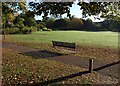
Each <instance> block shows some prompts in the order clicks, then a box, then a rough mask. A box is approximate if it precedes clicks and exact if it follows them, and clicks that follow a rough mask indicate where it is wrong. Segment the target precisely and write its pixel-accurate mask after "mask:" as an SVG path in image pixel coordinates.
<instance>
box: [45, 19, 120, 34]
mask: <svg viewBox="0 0 120 86" xmlns="http://www.w3.org/2000/svg"><path fill="white" fill-rule="evenodd" d="M43 23H44V25H45V26H46V27H47V28H50V29H52V30H80V31H115V32H118V31H120V30H119V27H120V22H117V21H113V20H105V21H103V22H93V21H92V20H91V19H87V20H84V19H80V18H71V19H68V18H64V19H57V20H55V19H53V18H48V19H46V20H44V21H43Z"/></svg>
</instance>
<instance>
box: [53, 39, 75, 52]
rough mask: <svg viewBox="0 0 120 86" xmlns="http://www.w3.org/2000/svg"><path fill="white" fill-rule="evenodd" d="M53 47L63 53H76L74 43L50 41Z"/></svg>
mask: <svg viewBox="0 0 120 86" xmlns="http://www.w3.org/2000/svg"><path fill="white" fill-rule="evenodd" d="M52 44H53V47H54V48H56V49H59V50H61V51H63V52H69V53H76V45H75V43H69V42H60V41H52Z"/></svg>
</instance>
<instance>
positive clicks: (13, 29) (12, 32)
mask: <svg viewBox="0 0 120 86" xmlns="http://www.w3.org/2000/svg"><path fill="white" fill-rule="evenodd" d="M5 32H6V34H15V33H18V32H19V28H17V27H13V28H5Z"/></svg>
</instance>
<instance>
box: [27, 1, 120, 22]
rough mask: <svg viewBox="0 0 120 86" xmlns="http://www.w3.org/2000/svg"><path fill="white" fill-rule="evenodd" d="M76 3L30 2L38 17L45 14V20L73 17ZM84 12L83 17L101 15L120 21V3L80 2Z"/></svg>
mask: <svg viewBox="0 0 120 86" xmlns="http://www.w3.org/2000/svg"><path fill="white" fill-rule="evenodd" d="M73 3H74V2H30V3H29V5H30V7H31V9H32V10H33V11H34V12H35V14H37V15H41V14H42V13H43V14H44V16H43V18H44V17H46V16H48V15H54V16H61V15H63V14H65V13H67V17H71V14H70V7H72V4H73ZM77 5H79V6H80V10H82V15H83V17H88V16H91V15H94V16H95V15H99V14H100V17H102V18H109V19H115V20H119V18H120V14H119V10H120V2H89V3H87V2H78V3H77Z"/></svg>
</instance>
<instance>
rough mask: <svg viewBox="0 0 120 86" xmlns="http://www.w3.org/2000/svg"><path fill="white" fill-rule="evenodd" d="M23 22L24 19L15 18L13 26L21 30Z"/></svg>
mask: <svg viewBox="0 0 120 86" xmlns="http://www.w3.org/2000/svg"><path fill="white" fill-rule="evenodd" d="M24 21H25V19H24V18H22V17H20V16H18V17H16V19H15V20H14V24H15V25H16V26H17V27H18V28H20V30H22V28H23V27H24Z"/></svg>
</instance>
